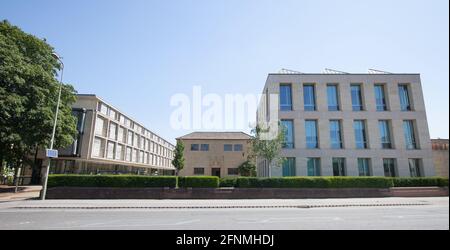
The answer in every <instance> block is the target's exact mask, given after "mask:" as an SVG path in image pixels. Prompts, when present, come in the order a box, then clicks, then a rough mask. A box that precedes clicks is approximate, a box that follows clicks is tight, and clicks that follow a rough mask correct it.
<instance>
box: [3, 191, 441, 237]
mask: <svg viewBox="0 0 450 250" xmlns="http://www.w3.org/2000/svg"><path fill="white" fill-rule="evenodd" d="M422 200H423V201H426V202H428V204H427V205H423V206H413V205H412V206H374V207H371V206H368V207H326V208H231V209H223V208H220V209H217V208H204V209H197V208H195V209H172V208H170V209H79V208H72V209H61V208H52V209H44V208H27V209H23V208H22V209H20V208H15V207H8V206H5V205H4V204H3V207H1V206H0V229H2V230H8V229H61V230H64V229H103V230H105V229H108V230H109V229H157V230H167V229H174V230H183V229H186V230H191V229H200V230H204V229H223V230H236V229H240V230H250V229H256V230H265V229H267V230H277V229H281V230H283V229H308V230H309V229H330V230H342V229H363V230H366V229H367V230H369V229H425V230H427V229H429V230H435V229H442V230H449V204H448V197H447V198H423V199H422ZM97 202H98V201H97ZM100 202H101V201H100ZM211 202H214V201H211ZM274 202H276V201H274ZM56 203H57V202H55V201H53V203H52V204H56ZM331 203H332V202H331ZM20 204H21V203H20V202H19V203H16V204H15V206H16V205H20ZM24 204H26V203H25V201H24Z"/></svg>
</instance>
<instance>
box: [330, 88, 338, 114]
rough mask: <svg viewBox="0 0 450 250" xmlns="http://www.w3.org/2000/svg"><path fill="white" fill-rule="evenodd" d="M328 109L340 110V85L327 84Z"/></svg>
mask: <svg viewBox="0 0 450 250" xmlns="http://www.w3.org/2000/svg"><path fill="white" fill-rule="evenodd" d="M327 98H328V111H339V94H338V85H336V84H332V85H331V84H330V85H327Z"/></svg>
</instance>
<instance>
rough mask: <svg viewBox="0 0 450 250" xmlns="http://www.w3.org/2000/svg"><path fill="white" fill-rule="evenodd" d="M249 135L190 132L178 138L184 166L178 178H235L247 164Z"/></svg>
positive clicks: (240, 133)
mask: <svg viewBox="0 0 450 250" xmlns="http://www.w3.org/2000/svg"><path fill="white" fill-rule="evenodd" d="M250 139H251V136H250V135H247V134H245V133H242V132H194V133H191V134H187V135H185V136H181V137H179V138H177V140H181V141H182V142H183V143H184V145H185V148H184V157H185V166H184V168H183V170H181V171H180V173H179V175H180V176H195V175H207V176H218V177H227V176H237V175H238V167H239V166H240V165H241V164H242V163H244V162H245V161H247V157H248V154H249V146H250Z"/></svg>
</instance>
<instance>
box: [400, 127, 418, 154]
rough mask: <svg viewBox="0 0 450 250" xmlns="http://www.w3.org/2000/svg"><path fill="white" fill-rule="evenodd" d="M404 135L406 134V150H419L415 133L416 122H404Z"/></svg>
mask: <svg viewBox="0 0 450 250" xmlns="http://www.w3.org/2000/svg"><path fill="white" fill-rule="evenodd" d="M403 133H404V134H405V144H406V149H417V143H416V135H415V133H414V122H413V121H411V120H408V121H403Z"/></svg>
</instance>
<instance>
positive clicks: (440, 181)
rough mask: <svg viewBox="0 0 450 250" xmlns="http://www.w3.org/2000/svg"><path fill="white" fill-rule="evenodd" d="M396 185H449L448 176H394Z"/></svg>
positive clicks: (393, 179)
mask: <svg viewBox="0 0 450 250" xmlns="http://www.w3.org/2000/svg"><path fill="white" fill-rule="evenodd" d="M392 181H393V183H394V187H448V178H442V177H425V178H392Z"/></svg>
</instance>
